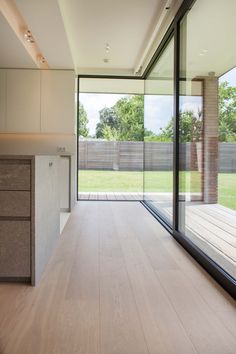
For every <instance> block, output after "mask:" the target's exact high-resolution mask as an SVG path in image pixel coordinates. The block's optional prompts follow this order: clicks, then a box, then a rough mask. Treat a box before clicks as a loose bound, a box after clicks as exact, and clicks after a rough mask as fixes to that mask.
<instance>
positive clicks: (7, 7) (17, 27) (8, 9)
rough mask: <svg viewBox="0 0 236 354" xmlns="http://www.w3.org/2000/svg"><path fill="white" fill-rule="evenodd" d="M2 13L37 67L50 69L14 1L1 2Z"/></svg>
mask: <svg viewBox="0 0 236 354" xmlns="http://www.w3.org/2000/svg"><path fill="white" fill-rule="evenodd" d="M0 11H1V13H2V14H3V16H4V17H5V19H6V20H7V22H8V24H9V25H10V26H11V28H12V30H13V31H14V32H15V34H16V35H17V37H18V38H19V40H20V41H21V43H22V44H23V46H24V47H25V49H26V50H27V52H28V53H29V55H30V56H31V58H32V59H33V61H34V63H35V64H36V65H37V67H38V68H39V69H48V68H49V66H48V63H47V61H46V59H45V58H44V56H43V55H42V53H41V50H40V49H39V47H38V45H37V43H36V41H35V39H34V37H33V35H32V33H31V31H30V30H29V28H28V26H27V24H26V22H25V20H24V19H23V17H22V15H21V13H20V11H19V10H18V8H17V6H16V4H15V2H14V0H0Z"/></svg>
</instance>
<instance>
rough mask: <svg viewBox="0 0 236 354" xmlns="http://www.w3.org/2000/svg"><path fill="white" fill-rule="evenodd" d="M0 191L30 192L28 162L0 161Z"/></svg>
mask: <svg viewBox="0 0 236 354" xmlns="http://www.w3.org/2000/svg"><path fill="white" fill-rule="evenodd" d="M0 190H26V191H28V190H30V161H24V160H23V161H20V160H13V161H11V160H0Z"/></svg>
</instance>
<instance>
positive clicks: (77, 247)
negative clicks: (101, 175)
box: [0, 201, 236, 354]
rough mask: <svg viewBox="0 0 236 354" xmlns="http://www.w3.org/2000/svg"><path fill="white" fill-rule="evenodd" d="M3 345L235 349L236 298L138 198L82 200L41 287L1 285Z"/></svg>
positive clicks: (21, 351) (109, 351)
mask: <svg viewBox="0 0 236 354" xmlns="http://www.w3.org/2000/svg"><path fill="white" fill-rule="evenodd" d="M0 304H1V306H0V353H1V354H88V353H89V354H192V353H195V354H196V353H202V354H229V353H231V354H235V352H236V306H235V301H234V300H232V298H230V296H229V295H227V294H226V293H225V292H224V291H223V290H222V289H221V288H220V286H218V285H217V284H216V283H215V282H214V281H213V280H212V279H211V278H210V277H209V276H208V275H207V274H206V273H205V271H203V270H202V268H201V267H200V266H198V264H197V263H196V262H195V261H194V260H193V259H192V258H191V257H190V256H189V255H188V254H187V253H186V252H185V251H184V250H183V249H182V248H181V247H180V246H179V245H178V244H177V243H176V241H175V240H174V239H172V237H171V236H170V235H169V234H168V233H167V232H166V231H165V230H164V229H163V228H162V227H161V226H160V225H159V224H158V222H157V221H156V220H155V219H154V218H153V217H152V216H151V215H150V214H149V213H148V211H147V210H146V209H145V208H144V207H143V206H142V205H141V204H140V203H138V202H137V203H136V202H134V203H127V202H120V203H117V202H86V201H85V202H80V203H78V205H77V207H76V208H75V210H74V211H73V212H72V214H71V216H70V218H69V221H68V223H67V224H66V226H65V228H64V230H63V233H62V238H61V241H60V243H59V245H58V248H57V250H56V252H55V254H54V256H53V258H52V260H51V262H50V264H49V265H48V267H47V269H46V272H45V273H44V277H43V279H42V280H41V282H40V284H39V286H38V287H36V288H32V287H30V286H26V285H19V284H18V285H17V284H1V285H0Z"/></svg>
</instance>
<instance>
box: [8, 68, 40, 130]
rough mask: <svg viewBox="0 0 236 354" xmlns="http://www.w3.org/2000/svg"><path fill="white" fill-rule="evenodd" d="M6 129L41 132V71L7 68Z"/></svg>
mask: <svg viewBox="0 0 236 354" xmlns="http://www.w3.org/2000/svg"><path fill="white" fill-rule="evenodd" d="M6 74H7V85H6V86H7V89H6V131H8V132H20V133H35V132H40V71H39V70H23V69H19V70H18V69H17V70H10V69H9V70H6Z"/></svg>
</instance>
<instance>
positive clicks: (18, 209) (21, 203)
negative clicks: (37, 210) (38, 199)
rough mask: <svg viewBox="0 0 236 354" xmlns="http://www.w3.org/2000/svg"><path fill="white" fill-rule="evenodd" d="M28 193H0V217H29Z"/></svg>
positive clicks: (29, 201)
mask: <svg viewBox="0 0 236 354" xmlns="http://www.w3.org/2000/svg"><path fill="white" fill-rule="evenodd" d="M30 204H31V200H30V192H27V191H26V192H25V191H0V216H4V217H8V216H10V217H29V216H30V209H31V207H30Z"/></svg>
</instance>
